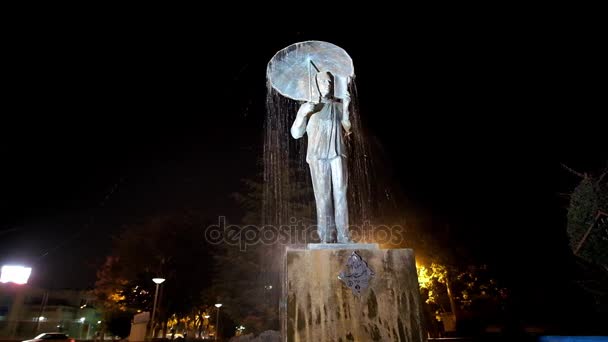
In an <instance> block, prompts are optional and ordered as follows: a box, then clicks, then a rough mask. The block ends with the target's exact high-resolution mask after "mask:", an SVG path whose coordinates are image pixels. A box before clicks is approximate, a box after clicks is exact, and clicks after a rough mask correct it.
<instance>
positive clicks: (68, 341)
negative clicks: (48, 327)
mask: <svg viewBox="0 0 608 342" xmlns="http://www.w3.org/2000/svg"><path fill="white" fill-rule="evenodd" d="M49 340H52V341H57V342H59V341H62V342H76V340H74V339H73V338H71V337H69V336H68V335H66V334H64V333H60V332H50V333H42V334H40V335H38V336H36V337H34V338H33V339H31V340H25V341H23V342H44V341H49Z"/></svg>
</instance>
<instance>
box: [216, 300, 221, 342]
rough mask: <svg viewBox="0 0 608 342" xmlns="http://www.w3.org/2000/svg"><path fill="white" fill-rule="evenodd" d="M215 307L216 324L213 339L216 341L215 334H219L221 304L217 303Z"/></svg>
mask: <svg viewBox="0 0 608 342" xmlns="http://www.w3.org/2000/svg"><path fill="white" fill-rule="evenodd" d="M215 307H216V308H217V324H216V325H215V340H216V341H217V335H219V334H220V308H221V307H222V304H220V303H217V304H215Z"/></svg>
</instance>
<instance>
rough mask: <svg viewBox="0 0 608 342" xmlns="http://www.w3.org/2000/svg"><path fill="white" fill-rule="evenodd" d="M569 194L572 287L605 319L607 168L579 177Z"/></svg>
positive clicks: (607, 286) (607, 301) (607, 297)
mask: <svg viewBox="0 0 608 342" xmlns="http://www.w3.org/2000/svg"><path fill="white" fill-rule="evenodd" d="M564 167H565V168H566V169H567V170H568V171H570V172H571V173H573V174H575V175H577V176H578V177H580V182H579V184H578V185H577V186H576V187H575V188H574V190H573V192H572V193H571V194H570V203H569V206H568V225H567V233H568V237H569V238H570V248H571V249H572V252H573V254H574V255H575V256H576V257H577V258H578V263H577V266H578V267H577V268H578V269H577V278H578V279H577V281H576V283H577V284H578V285H579V286H580V287H581V288H582V289H583V290H584V291H585V292H586V293H587V294H588V296H590V297H591V299H592V302H593V303H594V305H595V309H596V312H597V314H599V316H604V317H608V291H606V289H608V165H607V166H606V167H605V168H604V169H603V170H602V171H601V172H598V173H595V174H593V173H584V174H583V173H580V172H577V171H574V170H572V169H570V168H568V167H567V166H565V165H564Z"/></svg>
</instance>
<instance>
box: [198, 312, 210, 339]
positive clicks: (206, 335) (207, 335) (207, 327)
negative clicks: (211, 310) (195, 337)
mask: <svg viewBox="0 0 608 342" xmlns="http://www.w3.org/2000/svg"><path fill="white" fill-rule="evenodd" d="M203 317H204V318H205V319H206V320H207V322H206V323H207V324H205V335H204V336H205V338H207V337H209V317H211V316H209V315H205V316H203ZM199 335H200V334H199Z"/></svg>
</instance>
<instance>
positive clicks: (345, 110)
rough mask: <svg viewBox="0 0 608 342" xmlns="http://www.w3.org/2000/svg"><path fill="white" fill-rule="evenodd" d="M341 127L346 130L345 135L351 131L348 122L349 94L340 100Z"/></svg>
mask: <svg viewBox="0 0 608 342" xmlns="http://www.w3.org/2000/svg"><path fill="white" fill-rule="evenodd" d="M342 104H343V107H342V128H344V131H346V135H349V134H350V133H351V124H350V95H348V94H347V95H346V96H345V97H344V99H343V100H342Z"/></svg>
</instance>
